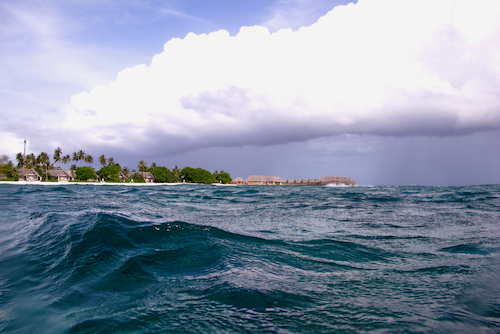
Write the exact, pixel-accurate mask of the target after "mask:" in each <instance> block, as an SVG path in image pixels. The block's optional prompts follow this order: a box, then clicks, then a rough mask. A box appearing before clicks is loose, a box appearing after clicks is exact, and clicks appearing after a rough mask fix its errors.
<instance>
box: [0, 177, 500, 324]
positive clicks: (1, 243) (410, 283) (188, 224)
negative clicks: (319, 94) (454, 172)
mask: <svg viewBox="0 0 500 334" xmlns="http://www.w3.org/2000/svg"><path fill="white" fill-rule="evenodd" d="M0 203H1V207H2V210H1V213H0V331H2V332H5V333H162V332H174V333H206V332H212V333H240V332H241V333H253V332H255V333H258V332H266V333H331V332H345V333H352V332H357V333H372V332H374V333H401V332H405V333H450V332H454V333H478V332H479V333H499V332H500V255H499V254H500V252H499V251H500V219H499V218H500V210H499V209H500V186H498V185H490V186H473V187H418V186H411V187H344V188H334V187H284V186H282V187H279V186H276V187H273V186H249V187H244V186H243V187H217V186H202V185H179V186H145V187H133V186H120V185H116V186H95V185H71V184H69V185H50V186H43V185H7V184H0Z"/></svg>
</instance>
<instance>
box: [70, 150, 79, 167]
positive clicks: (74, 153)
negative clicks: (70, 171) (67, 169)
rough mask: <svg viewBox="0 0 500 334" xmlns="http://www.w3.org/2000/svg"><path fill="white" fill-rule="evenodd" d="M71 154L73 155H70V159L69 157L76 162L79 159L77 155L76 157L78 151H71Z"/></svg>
mask: <svg viewBox="0 0 500 334" xmlns="http://www.w3.org/2000/svg"><path fill="white" fill-rule="evenodd" d="M72 156H73V157H72V159H71V160H73V161H75V162H77V161H78V160H79V157H78V152H73V154H72ZM75 166H76V164H75Z"/></svg>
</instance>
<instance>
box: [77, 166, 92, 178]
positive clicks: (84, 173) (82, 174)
mask: <svg viewBox="0 0 500 334" xmlns="http://www.w3.org/2000/svg"><path fill="white" fill-rule="evenodd" d="M75 173H76V180H78V181H88V180H95V179H97V175H96V174H95V171H94V168H92V167H77V168H76V169H75Z"/></svg>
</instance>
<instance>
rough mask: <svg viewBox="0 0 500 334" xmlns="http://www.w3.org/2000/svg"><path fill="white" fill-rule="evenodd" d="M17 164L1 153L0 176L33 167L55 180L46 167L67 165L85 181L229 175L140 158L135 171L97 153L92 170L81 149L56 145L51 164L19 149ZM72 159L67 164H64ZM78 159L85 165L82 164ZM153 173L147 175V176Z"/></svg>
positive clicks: (226, 178)
mask: <svg viewBox="0 0 500 334" xmlns="http://www.w3.org/2000/svg"><path fill="white" fill-rule="evenodd" d="M16 161H17V166H14V164H13V163H12V162H11V161H10V160H9V157H8V156H6V155H4V156H3V157H2V159H1V160H0V179H4V180H5V179H7V180H17V179H18V178H19V176H18V170H20V169H28V168H33V169H35V170H36V171H37V173H38V174H39V175H40V176H42V180H43V181H57V180H56V179H55V178H53V177H51V176H50V174H49V172H48V171H49V170H51V169H56V170H60V169H65V170H68V167H69V169H70V170H71V171H73V172H74V175H75V181H80V182H86V181H93V180H96V179H98V180H99V181H100V180H104V181H106V182H135V183H142V182H146V179H149V180H151V179H153V178H154V182H158V183H173V182H188V183H203V184H211V183H229V182H231V180H232V179H231V176H230V175H229V173H226V172H224V171H222V170H221V171H220V172H218V171H215V172H214V173H210V172H209V171H208V170H205V169H202V168H191V167H185V168H184V169H182V170H181V169H180V168H179V167H177V165H176V166H174V168H172V170H170V169H168V168H167V167H164V166H158V165H157V164H156V163H155V162H153V163H151V165H150V166H149V167H148V164H147V162H145V161H144V160H140V161H139V162H138V164H137V171H136V170H135V169H132V171H131V170H130V169H129V168H128V167H121V166H120V164H118V163H115V160H114V158H113V157H109V158H106V157H105V156H104V154H102V155H101V156H99V158H98V159H97V161H98V162H99V163H100V164H101V169H99V170H98V171H95V169H94V168H93V167H91V166H90V165H92V164H93V163H94V158H93V157H92V156H91V155H89V154H87V153H85V152H84V151H83V150H79V151H75V152H73V153H72V154H71V155H69V154H66V155H63V152H62V149H61V148H60V147H57V148H56V149H55V150H54V155H53V161H52V163H51V159H50V156H49V155H48V154H47V153H46V152H42V153H40V154H39V155H38V156H35V155H34V154H33V153H30V154H28V155H24V154H22V153H21V152H19V153H17V155H16ZM71 162H74V164H72V165H71V166H68V164H70V163H71ZM82 162H83V163H85V164H86V166H82ZM148 172H149V173H151V175H152V176H153V178H151V175H149V173H148Z"/></svg>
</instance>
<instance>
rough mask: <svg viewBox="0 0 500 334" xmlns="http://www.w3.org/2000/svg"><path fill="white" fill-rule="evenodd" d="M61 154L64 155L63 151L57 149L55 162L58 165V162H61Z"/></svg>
mask: <svg viewBox="0 0 500 334" xmlns="http://www.w3.org/2000/svg"><path fill="white" fill-rule="evenodd" d="M61 154H62V150H61V148H60V147H58V148H56V150H55V151H54V158H53V159H54V162H55V163H57V162H60V161H61ZM59 167H61V166H60V165H59Z"/></svg>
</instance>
